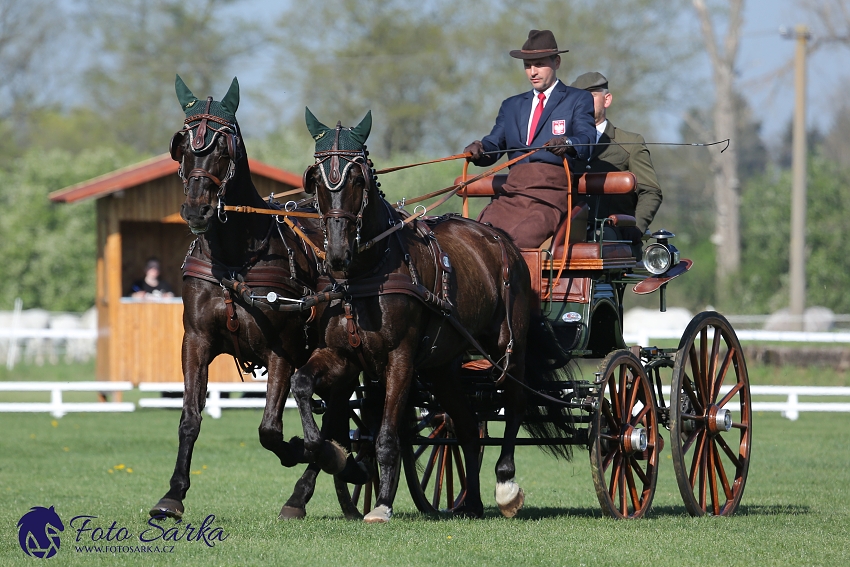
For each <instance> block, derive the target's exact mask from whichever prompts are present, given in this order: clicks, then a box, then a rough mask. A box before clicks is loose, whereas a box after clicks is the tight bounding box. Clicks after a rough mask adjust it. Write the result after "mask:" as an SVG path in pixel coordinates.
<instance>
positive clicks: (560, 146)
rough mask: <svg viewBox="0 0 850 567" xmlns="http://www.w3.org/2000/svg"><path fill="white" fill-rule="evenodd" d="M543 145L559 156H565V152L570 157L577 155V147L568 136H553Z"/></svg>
mask: <svg viewBox="0 0 850 567" xmlns="http://www.w3.org/2000/svg"><path fill="white" fill-rule="evenodd" d="M543 145H544V146H546V148H547V149H548V150H549V151H550V152H552V153H553V154H555V155H556V156H558V157H564V154H567V155H569V156H570V157H576V149H575V147H574V146H573V143H572V142H571V141H570V139H569V138H567V137H566V136H559V137H557V138H552V139H551V140H549V141H548V142H546V143H545V144H543ZM552 146H554V147H552Z"/></svg>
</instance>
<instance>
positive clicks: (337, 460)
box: [319, 441, 348, 474]
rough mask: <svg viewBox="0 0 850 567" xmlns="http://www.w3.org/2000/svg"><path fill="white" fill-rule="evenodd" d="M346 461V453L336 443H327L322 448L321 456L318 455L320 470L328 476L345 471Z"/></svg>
mask: <svg viewBox="0 0 850 567" xmlns="http://www.w3.org/2000/svg"><path fill="white" fill-rule="evenodd" d="M347 460H348V451H346V450H345V449H344V448H343V446H342V445H340V444H339V443H337V442H336V441H327V442H326V443H325V444H324V445H323V446H322V451H321V454H320V455H319V464H320V465H321V466H322V470H323V471H324V472H326V473H328V474H339V473H341V472H342V471H343V469H345V462H346V461H347Z"/></svg>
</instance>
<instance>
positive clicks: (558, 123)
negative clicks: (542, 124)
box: [552, 120, 567, 136]
mask: <svg viewBox="0 0 850 567" xmlns="http://www.w3.org/2000/svg"><path fill="white" fill-rule="evenodd" d="M566 131H567V121H566V120H553V121H552V134H554V135H555V136H562V135H563V134H564V132H566Z"/></svg>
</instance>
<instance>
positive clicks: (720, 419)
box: [707, 405, 732, 435]
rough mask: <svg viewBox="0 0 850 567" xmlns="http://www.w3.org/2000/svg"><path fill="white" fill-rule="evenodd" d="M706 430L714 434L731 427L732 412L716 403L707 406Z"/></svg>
mask: <svg viewBox="0 0 850 567" xmlns="http://www.w3.org/2000/svg"><path fill="white" fill-rule="evenodd" d="M707 421H708V430H709V431H710V432H711V433H712V435H715V434H717V433H720V432H721V431H729V430H730V429H732V412H731V411H729V410H728V409H723V408H721V407H718V406H716V405H712V406H711V407H710V408H708V415H707Z"/></svg>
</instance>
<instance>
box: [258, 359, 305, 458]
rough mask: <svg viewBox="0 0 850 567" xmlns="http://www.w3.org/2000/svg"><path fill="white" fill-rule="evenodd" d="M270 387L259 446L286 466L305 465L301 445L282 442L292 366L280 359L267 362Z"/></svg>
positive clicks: (260, 430)
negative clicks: (284, 412) (284, 409)
mask: <svg viewBox="0 0 850 567" xmlns="http://www.w3.org/2000/svg"><path fill="white" fill-rule="evenodd" d="M267 370H268V376H269V382H268V388H267V391H266V407H265V409H264V410H263V419H262V421H261V422H260V428H259V433H260V444H261V445H262V446H263V447H265V448H266V449H268V450H269V451H271V452H272V453H274V454H275V455H276V456H277V458H278V459H280V464H281V465H283V466H284V467H294V466H295V465H297V464H298V463H306V462H307V461H306V460H305V458H304V448H303V446H301V443H300V442H297V441H296V442H293V441H294V439H293V440H290V442H289V443H286V442H285V441H284V440H283V408H284V405H285V404H286V398H287V396H289V387H290V376H291V375H292V367H291V366H290V364H289V362H287V361H286V360H285V359H283V358H280V357H270V358H269V361H268V369H267Z"/></svg>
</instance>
